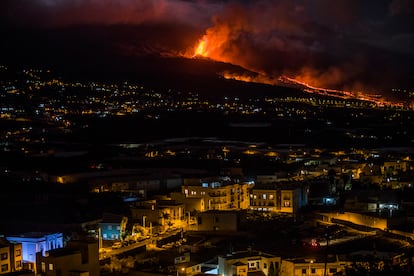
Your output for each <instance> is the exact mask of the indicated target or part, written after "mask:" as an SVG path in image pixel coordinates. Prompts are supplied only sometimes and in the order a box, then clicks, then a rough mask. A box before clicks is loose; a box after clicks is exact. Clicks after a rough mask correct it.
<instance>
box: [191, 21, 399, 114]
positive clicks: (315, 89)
mask: <svg viewBox="0 0 414 276" xmlns="http://www.w3.org/2000/svg"><path fill="white" fill-rule="evenodd" d="M211 30H212V29H209V30H208V31H207V34H205V35H204V36H203V37H202V39H200V40H199V41H198V42H197V43H196V45H195V47H194V53H193V54H190V55H186V56H187V57H191V58H209V59H212V60H215V61H220V62H228V63H231V64H234V65H238V66H242V67H243V66H245V65H244V64H238V63H237V60H236V61H233V60H231V58H230V57H231V55H230V57H226V56H225V55H224V54H223V53H224V52H225V51H222V50H221V49H220V47H222V46H223V45H226V44H227V42H226V41H225V36H221V37H220V38H217V37H216V36H214V35H215V33H214V32H213V31H211ZM246 69H247V70H249V71H250V72H254V73H255V74H254V75H253V74H246V73H245V74H238V73H235V72H228V71H226V72H220V73H219V74H220V75H221V76H222V77H224V78H226V79H233V80H238V81H243V82H255V83H263V84H270V85H279V86H293V87H296V88H300V89H302V91H305V92H308V93H313V94H319V95H324V96H332V97H337V98H342V99H358V100H363V101H369V102H372V103H373V104H375V105H377V106H404V105H406V104H404V103H402V102H393V101H390V100H386V99H384V98H383V96H382V95H380V94H375V93H365V92H362V91H351V90H341V89H332V88H327V87H319V86H317V85H315V83H316V84H317V83H324V81H321V80H318V79H310V77H309V75H307V74H302V75H301V74H300V73H299V74H296V75H294V76H287V75H284V74H281V75H277V76H275V75H270V74H268V73H266V72H263V71H262V72H259V71H256V70H255V69H254V68H246Z"/></svg>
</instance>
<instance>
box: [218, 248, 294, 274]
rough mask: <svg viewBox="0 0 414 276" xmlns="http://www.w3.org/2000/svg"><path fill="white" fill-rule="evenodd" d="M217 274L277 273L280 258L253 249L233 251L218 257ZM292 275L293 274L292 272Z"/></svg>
mask: <svg viewBox="0 0 414 276" xmlns="http://www.w3.org/2000/svg"><path fill="white" fill-rule="evenodd" d="M218 264H219V271H218V274H219V275H223V276H233V275H237V276H247V275H264V276H274V275H279V269H280V265H281V258H280V257H277V256H274V255H271V254H267V253H263V252H259V251H254V250H247V251H240V252H234V253H232V254H230V255H227V256H219V257H218ZM292 275H293V274H292Z"/></svg>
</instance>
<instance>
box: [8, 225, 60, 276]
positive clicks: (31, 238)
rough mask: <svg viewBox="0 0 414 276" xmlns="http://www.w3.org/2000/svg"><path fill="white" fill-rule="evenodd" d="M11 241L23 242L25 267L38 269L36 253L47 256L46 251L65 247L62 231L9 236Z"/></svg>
mask: <svg viewBox="0 0 414 276" xmlns="http://www.w3.org/2000/svg"><path fill="white" fill-rule="evenodd" d="M6 239H7V240H8V241H10V242H14V243H21V244H22V261H23V268H25V269H29V270H35V269H36V265H35V264H36V253H38V252H40V253H41V254H42V255H43V256H45V254H46V252H47V251H49V250H52V249H55V248H61V247H63V234H62V233H43V232H29V233H25V234H21V235H16V236H7V237H6Z"/></svg>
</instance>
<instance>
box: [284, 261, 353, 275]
mask: <svg viewBox="0 0 414 276" xmlns="http://www.w3.org/2000/svg"><path fill="white" fill-rule="evenodd" d="M348 264H349V263H348V262H346V261H340V260H339V259H338V258H328V260H327V261H326V263H325V260H318V259H303V258H297V259H285V260H283V261H282V265H281V269H280V274H279V275H280V276H291V275H301V276H302V275H313V276H324V275H326V276H332V275H343V274H341V273H345V268H346V266H347V265H348ZM325 268H326V269H325Z"/></svg>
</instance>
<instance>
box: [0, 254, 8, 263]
mask: <svg viewBox="0 0 414 276" xmlns="http://www.w3.org/2000/svg"><path fill="white" fill-rule="evenodd" d="M7 258H8V255H7V253H1V256H0V260H2V261H3V260H7Z"/></svg>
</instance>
